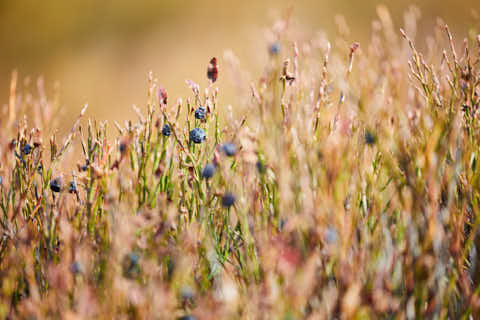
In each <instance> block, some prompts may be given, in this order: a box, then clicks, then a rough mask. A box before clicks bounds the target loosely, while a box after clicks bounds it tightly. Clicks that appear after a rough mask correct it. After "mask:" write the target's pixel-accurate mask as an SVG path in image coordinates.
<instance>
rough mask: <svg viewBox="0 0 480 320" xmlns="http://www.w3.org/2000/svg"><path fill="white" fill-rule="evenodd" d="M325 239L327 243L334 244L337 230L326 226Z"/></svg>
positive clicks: (336, 238)
mask: <svg viewBox="0 0 480 320" xmlns="http://www.w3.org/2000/svg"><path fill="white" fill-rule="evenodd" d="M324 237H325V241H326V242H327V243H329V244H334V243H337V241H338V232H337V230H336V229H335V228H333V227H328V228H327V230H325V235H324Z"/></svg>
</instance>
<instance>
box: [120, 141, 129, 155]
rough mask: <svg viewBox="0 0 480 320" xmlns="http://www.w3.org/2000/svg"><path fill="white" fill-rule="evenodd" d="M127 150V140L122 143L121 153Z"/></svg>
mask: <svg viewBox="0 0 480 320" xmlns="http://www.w3.org/2000/svg"><path fill="white" fill-rule="evenodd" d="M125 151H127V144H126V143H125V142H122V143H120V153H125Z"/></svg>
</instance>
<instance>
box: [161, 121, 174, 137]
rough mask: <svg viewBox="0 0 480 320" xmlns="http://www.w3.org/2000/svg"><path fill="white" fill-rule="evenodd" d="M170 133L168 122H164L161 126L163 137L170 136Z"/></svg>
mask: <svg viewBox="0 0 480 320" xmlns="http://www.w3.org/2000/svg"><path fill="white" fill-rule="evenodd" d="M171 133H172V131H171V130H170V126H169V125H168V124H164V125H163V128H162V134H163V135H164V136H165V137H170V134H171Z"/></svg>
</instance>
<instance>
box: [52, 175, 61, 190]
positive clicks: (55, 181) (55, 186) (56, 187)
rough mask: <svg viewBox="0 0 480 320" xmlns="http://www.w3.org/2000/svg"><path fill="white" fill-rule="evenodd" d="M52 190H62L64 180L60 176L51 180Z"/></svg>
mask: <svg viewBox="0 0 480 320" xmlns="http://www.w3.org/2000/svg"><path fill="white" fill-rule="evenodd" d="M50 190H52V191H53V192H60V190H62V180H61V179H60V178H55V179H53V180H52V181H50Z"/></svg>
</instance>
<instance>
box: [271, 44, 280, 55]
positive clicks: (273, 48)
mask: <svg viewBox="0 0 480 320" xmlns="http://www.w3.org/2000/svg"><path fill="white" fill-rule="evenodd" d="M280 49H281V47H280V44H279V43H278V42H274V43H272V44H271V45H270V48H269V50H268V51H270V54H271V55H274V56H275V55H277V54H278V53H279V52H280Z"/></svg>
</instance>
